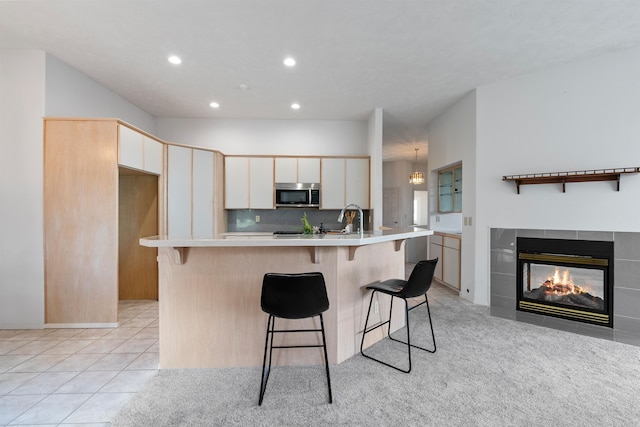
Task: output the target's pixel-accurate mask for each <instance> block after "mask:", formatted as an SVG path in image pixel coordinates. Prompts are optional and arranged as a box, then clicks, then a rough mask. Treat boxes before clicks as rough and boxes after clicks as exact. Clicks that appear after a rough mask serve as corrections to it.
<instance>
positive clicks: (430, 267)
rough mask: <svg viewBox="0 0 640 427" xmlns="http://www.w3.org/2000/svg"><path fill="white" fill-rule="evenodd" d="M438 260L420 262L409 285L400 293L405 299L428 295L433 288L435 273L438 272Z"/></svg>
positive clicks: (414, 269)
mask: <svg viewBox="0 0 640 427" xmlns="http://www.w3.org/2000/svg"><path fill="white" fill-rule="evenodd" d="M436 264H438V258H435V259H429V260H423V261H419V262H418V263H417V264H416V266H415V267H413V271H412V272H411V275H410V276H409V280H408V281H407V284H406V285H405V287H404V288H403V289H402V292H400V294H401V296H402V297H404V298H415V297H417V296H420V295H424V294H426V293H427V291H428V290H429V288H430V287H431V281H432V280H433V273H434V272H435V271H436Z"/></svg>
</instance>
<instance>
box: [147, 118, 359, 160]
mask: <svg viewBox="0 0 640 427" xmlns="http://www.w3.org/2000/svg"><path fill="white" fill-rule="evenodd" d="M155 135H156V136H157V137H159V138H161V139H163V140H165V141H170V142H177V143H180V144H187V145H193V146H197V147H206V148H212V149H215V150H218V151H220V152H222V153H223V154H246V155H274V154H275V155H300V156H318V155H322V156H368V155H369V151H368V128H367V122H366V121H331V120H244V119H180V118H157V119H156V133H155Z"/></svg>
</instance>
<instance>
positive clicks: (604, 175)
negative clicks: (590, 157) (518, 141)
mask: <svg viewBox="0 0 640 427" xmlns="http://www.w3.org/2000/svg"><path fill="white" fill-rule="evenodd" d="M629 173H634V174H635V173H640V167H633V168H618V169H594V170H584V171H570V172H547V173H531V174H524V175H506V176H503V177H502V180H503V181H514V182H515V183H516V191H517V192H518V194H520V186H521V185H529V184H562V192H563V193H564V192H565V184H566V183H567V182H591V181H617V187H616V191H620V175H622V174H629Z"/></svg>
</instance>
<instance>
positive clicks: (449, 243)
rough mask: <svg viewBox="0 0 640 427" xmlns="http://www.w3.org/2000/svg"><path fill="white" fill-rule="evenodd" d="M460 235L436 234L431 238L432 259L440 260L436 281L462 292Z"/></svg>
mask: <svg viewBox="0 0 640 427" xmlns="http://www.w3.org/2000/svg"><path fill="white" fill-rule="evenodd" d="M461 243H462V239H461V238H460V236H458V235H454V234H446V233H438V232H435V233H433V235H432V236H431V243H430V248H429V249H430V257H431V258H438V260H439V262H438V265H437V266H436V271H435V272H434V275H433V277H434V279H436V280H437V281H439V282H441V283H443V284H445V285H447V286H449V287H452V288H454V289H457V290H460V248H461Z"/></svg>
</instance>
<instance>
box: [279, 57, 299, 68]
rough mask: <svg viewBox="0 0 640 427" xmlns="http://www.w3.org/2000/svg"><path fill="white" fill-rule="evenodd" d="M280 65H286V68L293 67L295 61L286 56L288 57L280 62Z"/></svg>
mask: <svg viewBox="0 0 640 427" xmlns="http://www.w3.org/2000/svg"><path fill="white" fill-rule="evenodd" d="M282 63H283V64H284V65H286V66H287V67H293V66H294V65H296V60H295V59H293V58H292V57H290V56H288V57H286V58H284V61H282Z"/></svg>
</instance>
